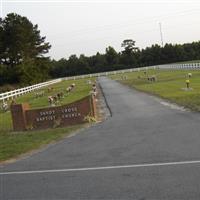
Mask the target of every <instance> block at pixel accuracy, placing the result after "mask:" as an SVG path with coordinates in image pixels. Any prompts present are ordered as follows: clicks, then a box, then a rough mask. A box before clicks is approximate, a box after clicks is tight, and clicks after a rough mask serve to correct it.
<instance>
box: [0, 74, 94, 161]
mask: <svg viewBox="0 0 200 200" xmlns="http://www.w3.org/2000/svg"><path fill="white" fill-rule="evenodd" d="M94 82H95V79H94V78H91V79H90V81H89V80H88V79H79V80H67V81H62V82H60V83H58V84H54V85H51V86H50V87H46V88H42V89H41V90H37V91H34V92H31V93H28V94H26V95H24V96H19V97H18V98H16V99H14V101H13V100H10V101H9V102H7V104H8V106H9V107H10V104H11V103H13V104H15V103H17V104H19V103H25V102H26V103H28V104H29V105H30V107H31V109H43V108H48V107H50V108H54V107H57V106H64V105H66V104H70V103H73V102H75V101H78V100H80V99H82V98H84V97H86V96H88V95H90V94H91V92H92V91H93V85H92V84H93V83H94ZM72 84H73V86H72ZM70 86H72V87H73V89H71V91H70V92H69V91H67V88H68V87H70ZM50 96H52V97H55V96H56V98H57V99H56V101H54V102H49V97H50ZM1 105H2V102H1ZM88 121H89V120H88ZM86 126H87V124H86ZM82 127H85V125H74V126H70V127H67V128H56V129H47V130H41V131H26V132H17V133H15V132H13V131H12V120H11V112H10V110H9V109H8V110H3V109H2V108H1V109H0V161H3V160H6V159H9V158H13V157H15V156H17V155H19V154H22V153H25V152H27V151H30V150H32V149H36V148H38V147H40V146H41V145H44V144H47V143H50V142H52V141H54V140H58V139H60V138H62V137H65V136H66V135H68V134H70V133H71V132H73V131H75V130H77V129H80V128H82Z"/></svg>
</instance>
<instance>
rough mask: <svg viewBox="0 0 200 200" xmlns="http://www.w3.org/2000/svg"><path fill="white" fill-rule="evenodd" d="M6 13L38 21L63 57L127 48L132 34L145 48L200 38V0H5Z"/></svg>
mask: <svg viewBox="0 0 200 200" xmlns="http://www.w3.org/2000/svg"><path fill="white" fill-rule="evenodd" d="M0 1H1V16H3V17H5V16H6V14H7V13H10V12H15V13H18V14H20V15H23V16H26V17H28V18H29V19H30V20H31V21H32V23H34V24H38V25H39V29H40V30H41V34H42V35H43V36H46V37H47V41H49V42H50V44H51V45H52V48H51V50H50V53H49V55H50V56H51V57H52V58H55V59H59V58H62V57H66V58H67V57H69V56H70V55H71V54H77V55H80V54H85V55H88V56H89V55H93V54H95V53H96V52H97V51H99V52H101V53H103V52H104V51H105V48H106V47H107V46H109V45H110V46H113V47H114V48H115V49H116V50H117V51H121V50H122V49H121V42H122V41H123V40H124V39H127V38H131V39H133V40H135V41H136V46H138V47H140V48H145V47H147V46H150V45H152V44H155V43H158V44H161V37H160V30H159V23H161V25H162V32H163V40H164V43H187V42H192V41H198V40H200V26H199V24H200V0H140V1H139V0H124V1H122V0H107V1H105V0H101V1H100V0H99V1H97V0H96V1H95V0H93V1H92V0H88V1H84V0H79V1H78V0H73V1H70V0H62V1H61V0H54V1H53V0H48V1H46V0H21V1H20V0H0Z"/></svg>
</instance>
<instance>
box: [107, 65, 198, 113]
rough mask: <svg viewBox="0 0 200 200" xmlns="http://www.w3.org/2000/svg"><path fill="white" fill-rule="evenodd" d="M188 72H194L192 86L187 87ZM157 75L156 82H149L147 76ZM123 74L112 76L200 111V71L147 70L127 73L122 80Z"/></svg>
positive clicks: (134, 86)
mask: <svg viewBox="0 0 200 200" xmlns="http://www.w3.org/2000/svg"><path fill="white" fill-rule="evenodd" d="M188 73H192V77H191V78H190V87H191V88H192V90H188V91H187V90H184V88H186V83H185V80H186V78H187V75H188ZM152 75H156V77H157V81H156V82H153V83H152V82H149V81H148V80H147V76H152ZM122 76H123V75H113V76H111V78H113V79H118V80H120V82H122V83H124V84H126V85H129V86H130V87H133V88H136V89H138V90H140V91H144V92H148V93H150V94H153V95H157V96H159V97H162V98H164V99H167V100H169V101H171V102H175V103H177V104H179V105H181V106H184V107H186V108H189V109H191V110H193V111H200V71H195V70H174V71H169V70H158V69H157V70H147V71H146V74H145V71H144V70H143V71H139V72H133V73H126V74H124V76H127V77H128V79H127V80H121V77H122Z"/></svg>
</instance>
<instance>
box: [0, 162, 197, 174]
mask: <svg viewBox="0 0 200 200" xmlns="http://www.w3.org/2000/svg"><path fill="white" fill-rule="evenodd" d="M188 164H200V160H194V161H179V162H164V163H150V164H148V163H146V164H133V165H118V166H105V167H89V168H74V169H50V170H35V171H10V172H0V175H17V174H42V173H59V172H78V171H96V170H109V169H123V168H144V167H158V166H173V165H188Z"/></svg>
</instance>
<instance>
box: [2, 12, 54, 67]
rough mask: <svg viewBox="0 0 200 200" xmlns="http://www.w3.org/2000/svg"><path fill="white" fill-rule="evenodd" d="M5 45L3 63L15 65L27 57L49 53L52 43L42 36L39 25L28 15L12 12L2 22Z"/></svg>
mask: <svg viewBox="0 0 200 200" xmlns="http://www.w3.org/2000/svg"><path fill="white" fill-rule="evenodd" d="M1 27H2V29H3V36H2V38H3V46H4V52H3V53H2V59H1V63H2V64H5V65H9V66H11V67H14V66H16V65H18V64H20V63H22V62H23V60H26V59H29V58H31V59H33V58H37V57H42V56H43V54H45V53H48V51H49V49H50V47H51V46H50V45H49V43H48V42H45V37H41V36H40V31H39V30H38V25H33V24H32V23H31V22H30V21H29V20H28V19H27V18H26V17H22V16H20V15H17V14H14V13H11V14H8V15H7V16H6V18H5V19H4V20H2V22H1Z"/></svg>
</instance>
